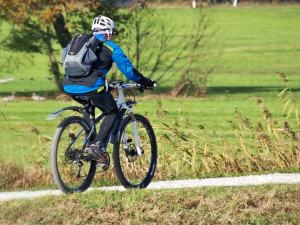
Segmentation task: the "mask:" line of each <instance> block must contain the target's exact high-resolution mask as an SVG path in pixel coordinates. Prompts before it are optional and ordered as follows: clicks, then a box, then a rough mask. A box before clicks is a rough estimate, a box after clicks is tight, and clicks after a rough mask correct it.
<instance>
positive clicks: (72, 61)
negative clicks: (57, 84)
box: [62, 34, 99, 77]
mask: <svg viewBox="0 0 300 225" xmlns="http://www.w3.org/2000/svg"><path fill="white" fill-rule="evenodd" d="M98 43H99V40H98V39H97V38H96V37H95V36H94V35H92V34H77V35H75V36H74V37H73V38H72V41H71V42H70V43H69V44H68V46H67V47H66V48H64V49H63V50H62V63H63V68H64V71H65V74H66V75H68V76H70V77H84V76H87V75H89V74H90V72H91V70H92V63H93V62H95V61H97V56H96V55H95V52H96V49H97V47H98Z"/></svg>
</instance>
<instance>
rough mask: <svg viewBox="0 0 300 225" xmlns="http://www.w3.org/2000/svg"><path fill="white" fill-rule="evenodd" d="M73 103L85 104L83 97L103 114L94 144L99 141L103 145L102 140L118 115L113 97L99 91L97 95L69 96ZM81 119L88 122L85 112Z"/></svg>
mask: <svg viewBox="0 0 300 225" xmlns="http://www.w3.org/2000/svg"><path fill="white" fill-rule="evenodd" d="M69 95H70V96H71V97H72V98H73V99H74V100H75V101H77V102H79V103H80V104H83V105H84V104H87V100H85V97H84V96H86V98H88V99H89V100H90V102H91V104H92V105H93V106H94V107H97V108H98V109H100V110H101V111H102V112H103V114H104V115H105V117H104V119H103V121H102V123H101V125H100V129H99V132H98V134H97V137H96V138H95V140H94V142H98V141H100V142H101V143H103V141H104V140H106V138H107V137H108V135H109V133H110V131H111V129H112V127H113V125H114V122H115V119H116V117H117V114H118V107H117V104H116V101H115V99H114V97H113V96H112V95H111V93H110V92H108V91H107V92H105V91H101V92H99V93H96V92H95V91H94V92H89V93H84V94H69ZM83 118H84V119H86V120H87V121H89V120H90V119H89V114H88V113H87V112H85V113H84V115H83Z"/></svg>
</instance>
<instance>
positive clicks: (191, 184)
mask: <svg viewBox="0 0 300 225" xmlns="http://www.w3.org/2000/svg"><path fill="white" fill-rule="evenodd" d="M296 183H298V184H299V185H300V173H282V174H279V173H275V174H268V175H250V176H241V177H222V178H205V179H191V180H173V181H157V182H152V183H150V185H149V186H148V187H147V189H175V188H195V187H212V186H214V187H217V186H247V185H261V184H296ZM95 189H96V190H107V191H109V190H118V191H125V188H123V186H113V187H101V188H90V189H88V190H95ZM62 194H63V193H62V192H61V191H59V190H41V191H20V192H0V201H8V200H12V199H25V198H27V199H32V198H37V197H42V196H46V195H62Z"/></svg>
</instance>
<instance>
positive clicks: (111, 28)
mask: <svg viewBox="0 0 300 225" xmlns="http://www.w3.org/2000/svg"><path fill="white" fill-rule="evenodd" d="M92 30H93V31H106V32H109V33H110V35H112V34H114V35H116V34H117V33H118V31H117V28H116V25H115V23H114V21H113V20H111V19H110V18H108V17H106V16H101V15H100V16H97V17H96V18H95V19H94V21H93V25H92Z"/></svg>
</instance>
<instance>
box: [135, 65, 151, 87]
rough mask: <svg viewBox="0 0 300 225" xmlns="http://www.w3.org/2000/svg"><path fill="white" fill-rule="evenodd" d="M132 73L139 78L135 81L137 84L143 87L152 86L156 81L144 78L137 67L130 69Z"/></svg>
mask: <svg viewBox="0 0 300 225" xmlns="http://www.w3.org/2000/svg"><path fill="white" fill-rule="evenodd" d="M132 71H133V73H134V74H135V75H137V76H139V77H140V79H139V80H138V81H137V83H138V84H141V85H143V86H144V87H150V88H151V87H154V85H155V84H156V82H155V81H154V80H151V79H150V78H146V77H144V76H143V74H141V73H140V72H139V71H138V70H137V69H135V68H133V69H132Z"/></svg>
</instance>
